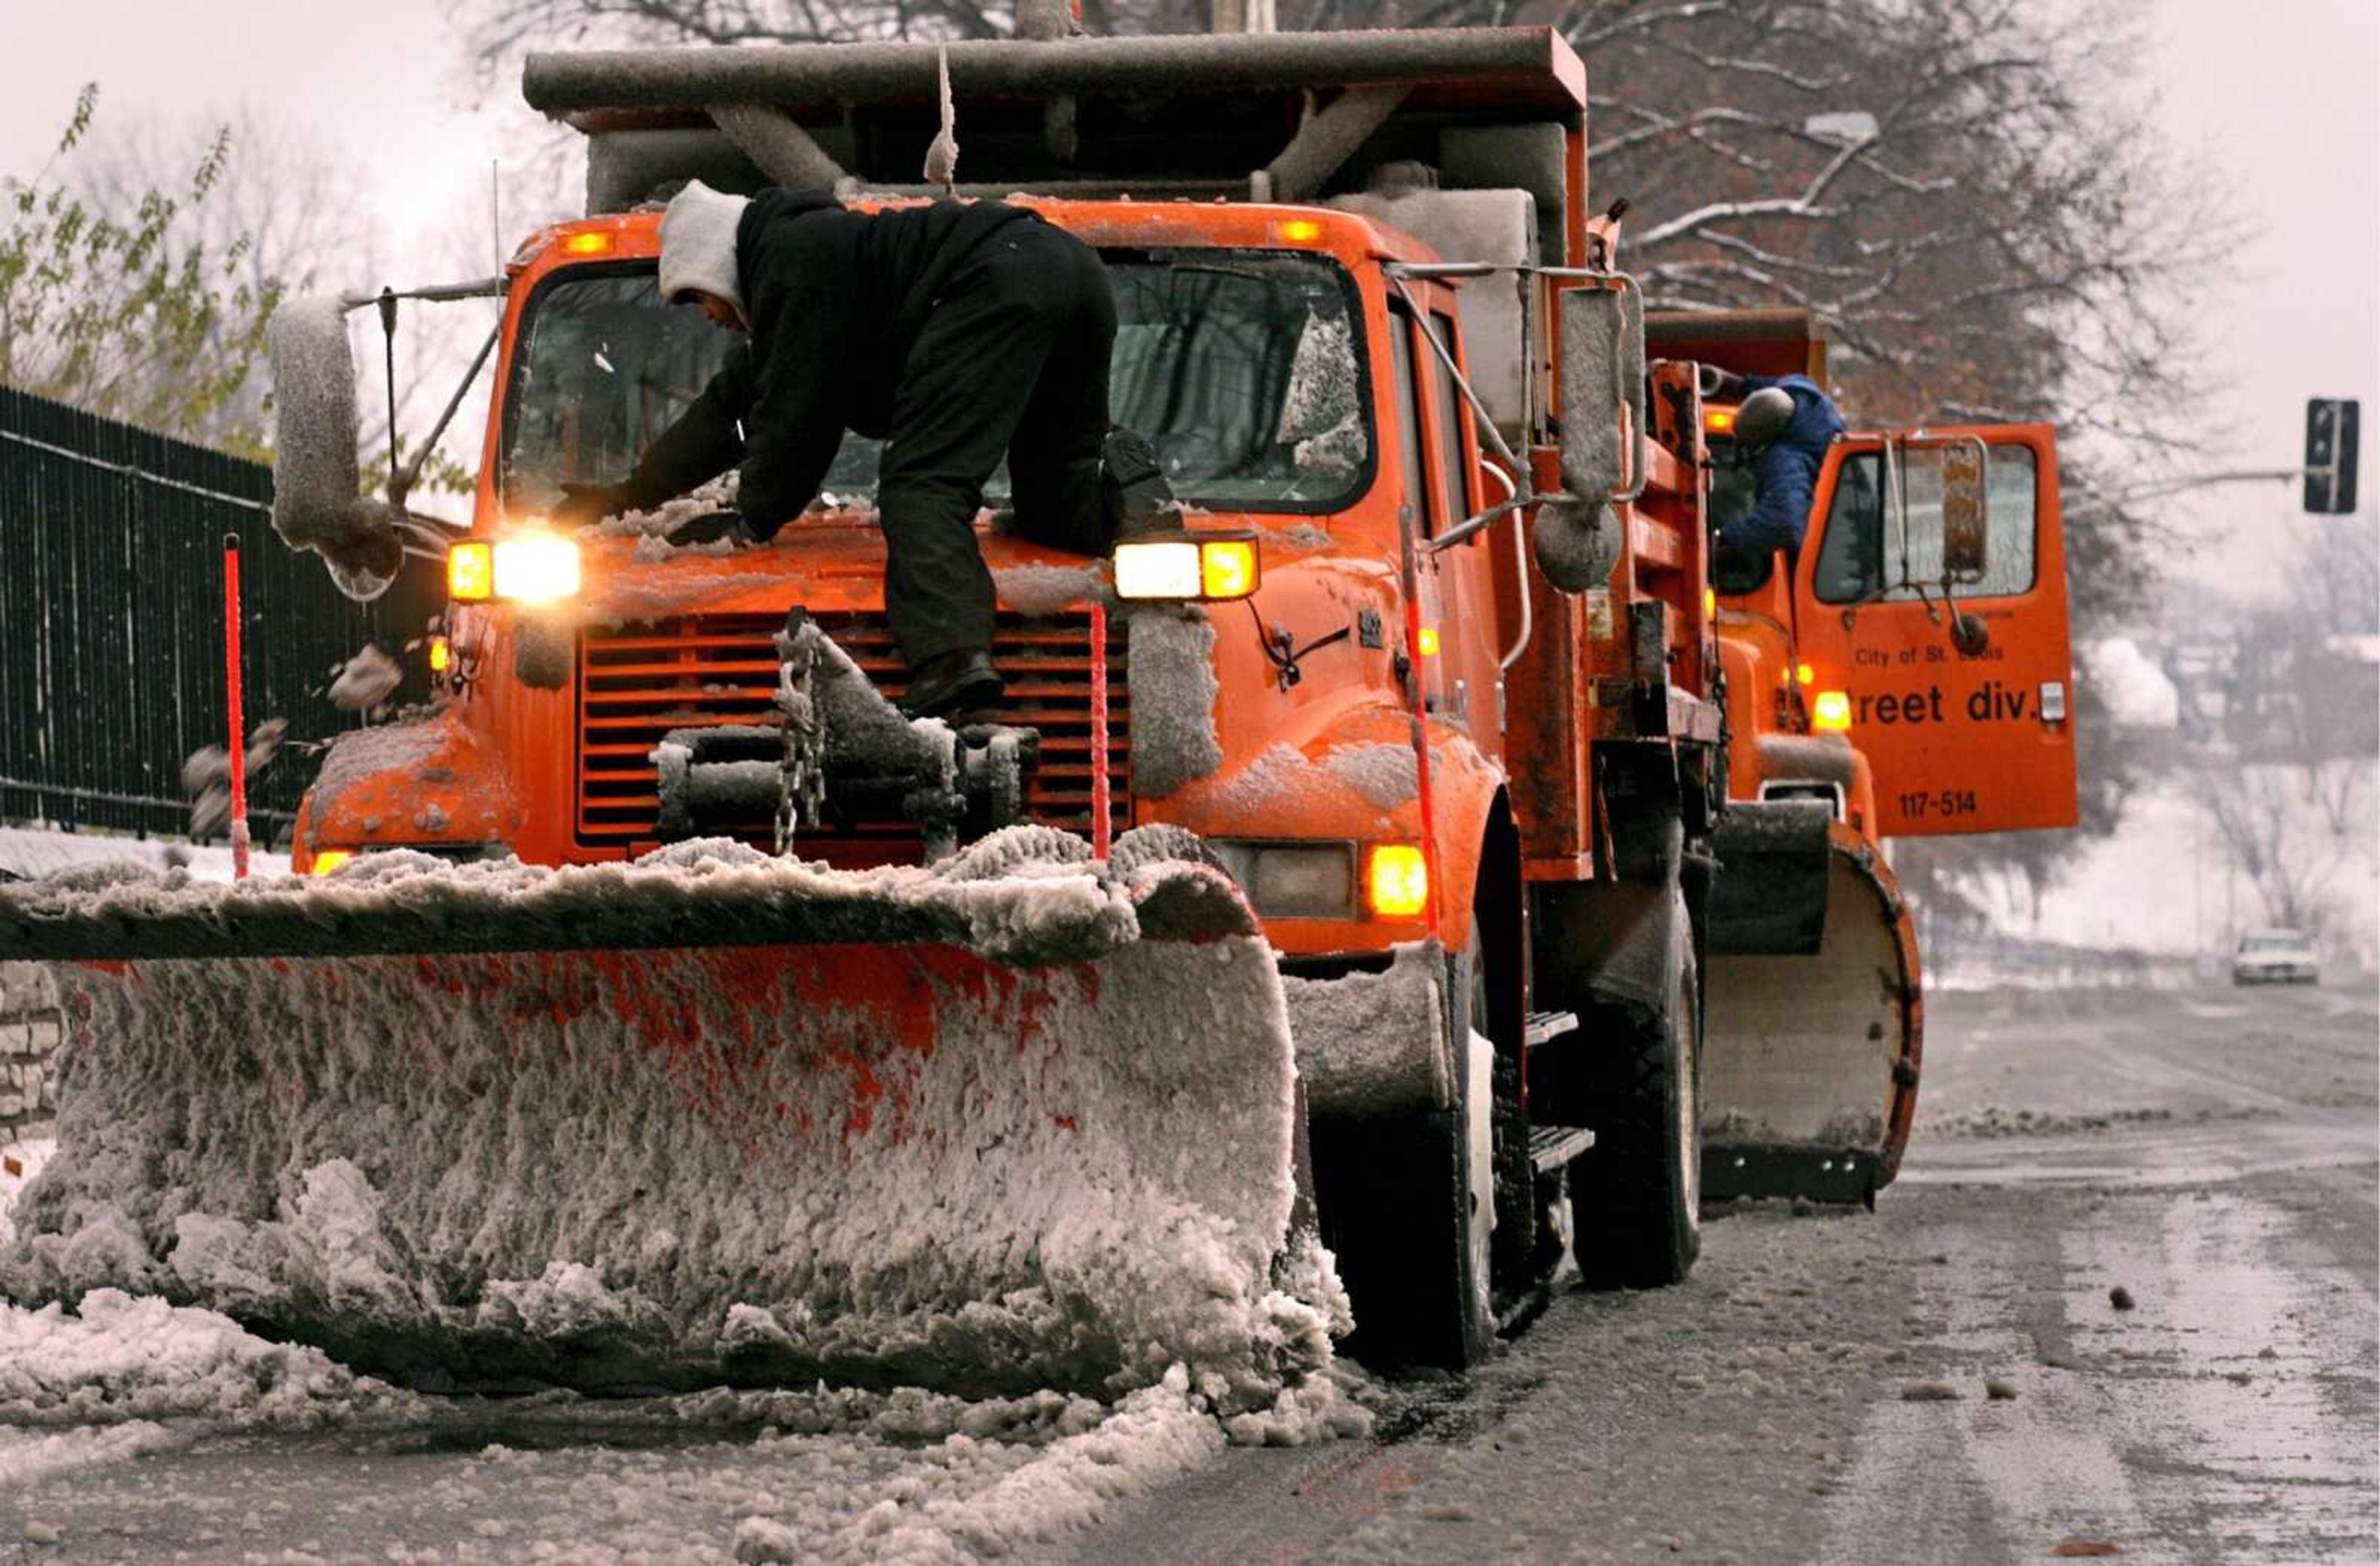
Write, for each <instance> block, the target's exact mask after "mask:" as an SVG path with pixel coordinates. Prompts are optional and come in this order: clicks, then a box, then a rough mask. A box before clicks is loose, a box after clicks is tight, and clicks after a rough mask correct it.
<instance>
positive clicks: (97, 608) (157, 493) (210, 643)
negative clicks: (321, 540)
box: [0, 387, 441, 840]
mask: <svg viewBox="0 0 2380 1566" xmlns="http://www.w3.org/2000/svg"><path fill="white" fill-rule="evenodd" d="M272 496H273V471H272V469H271V468H269V467H264V466H262V465H261V464H259V463H253V462H244V461H241V460H240V459H238V458H237V457H231V456H226V455H224V454H223V453H221V452H217V451H211V450H209V449H207V448H206V447H204V446H197V445H192V444H190V443H188V442H185V441H175V440H168V439H166V438H164V437H163V436H160V435H154V434H152V433H150V432H149V431H145V430H136V429H134V428H132V427H131V426H129V425H125V424H118V423H115V421H113V420H111V419H100V418H96V417H94V416H92V415H91V414H88V413H84V412H82V411H80V410H79V409H77V408H72V407H66V406H64V405H63V404H59V403H54V402H49V401H46V400H44V399H42V398H40V397H34V396H28V395H25V394H23V393H21V392H17V391H12V390H9V389H8V388H6V387H0V820H13V821H21V820H49V821H55V822H58V823H61V824H63V825H67V826H87V827H109V828H115V829H118V830H124V831H133V832H162V833H179V832H186V831H187V830H188V819H189V801H188V797H187V796H186V795H184V794H183V791H182V782H181V776H182V762H183V759H185V758H186V757H188V755H190V753H191V752H193V751H195V750H198V749H200V747H204V746H209V745H221V744H223V743H224V741H225V724H226V722H227V720H226V696H225V686H224V595H223V543H224V537H225V534H228V533H237V534H238V535H239V540H240V556H241V573H240V578H241V583H240V585H241V607H242V614H241V618H242V620H243V622H244V627H243V628H244V633H245V634H244V637H243V640H244V641H245V643H246V657H245V659H244V661H243V662H244V668H245V674H246V678H245V687H246V692H245V697H246V698H245V702H244V706H245V708H246V716H247V718H248V721H249V724H250V725H251V726H253V725H254V724H255V723H257V722H261V721H262V720H264V719H267V718H274V717H278V718H285V719H286V720H288V723H289V731H288V732H289V736H290V738H291V739H292V740H293V741H296V742H298V743H297V745H295V746H293V747H289V748H285V749H284V750H283V751H282V753H281V754H280V755H279V756H278V757H277V758H276V759H274V760H273V763H272V764H271V765H270V766H268V767H267V768H266V769H265V770H264V771H263V772H262V773H261V775H259V776H258V777H256V778H255V779H254V780H253V781H252V783H251V785H250V789H249V807H250V813H251V818H252V819H253V821H254V826H255V831H256V834H257V836H258V838H259V839H260V840H264V839H266V838H268V837H272V838H278V837H281V836H283V835H285V833H286V832H287V830H288V826H289V821H290V819H291V813H292V812H293V811H294V810H295V809H296V807H297V799H298V796H299V795H301V794H303V793H304V792H305V788H306V785H307V783H308V782H309V781H310V779H311V777H312V776H313V771H314V767H315V764H316V756H317V754H318V751H317V749H316V748H315V747H316V746H318V745H319V743H320V742H321V741H322V740H324V739H327V738H329V737H330V736H331V735H333V734H336V733H338V732H339V731H340V730H342V729H346V728H350V727H353V726H355V725H356V724H357V723H358V722H359V721H360V720H359V719H358V718H357V717H356V716H355V715H353V714H351V713H347V712H343V711H341V710H339V709H338V708H336V707H334V706H333V705H332V704H331V702H330V700H329V698H328V697H327V695H326V692H327V690H328V688H329V686H330V682H331V678H332V675H333V674H334V673H335V672H336V670H337V669H338V668H339V667H340V666H341V665H342V664H344V663H345V662H346V661H347V660H348V659H349V658H350V657H352V656H353V655H354V654H355V653H356V652H357V651H358V650H359V649H361V648H362V647H363V646H364V644H365V643H367V642H375V643H378V644H379V645H380V646H381V647H382V648H383V649H386V650H388V651H389V652H392V653H395V654H396V655H397V656H398V657H399V659H400V660H401V661H402V662H404V663H405V664H406V666H407V672H408V681H407V684H408V686H409V687H411V688H412V689H413V690H414V691H415V692H416V693H417V694H418V692H419V688H420V686H421V678H422V676H421V672H420V671H421V657H420V654H419V651H418V650H417V651H415V652H412V653H407V652H406V651H405V650H404V649H405V647H406V644H407V643H408V642H412V641H415V640H417V639H418V638H419V637H421V636H422V635H423V633H424V629H425V627H426V625H427V624H428V621H429V617H430V616H431V614H434V613H437V612H438V609H439V607H440V598H441V584H440V583H439V581H438V580H437V572H436V570H435V568H434V565H433V564H431V563H428V562H412V563H409V565H410V566H411V567H412V568H409V569H408V571H407V575H406V576H405V577H403V578H401V579H400V580H399V581H398V583H397V585H396V586H395V588H394V589H391V590H390V592H389V593H388V594H387V596H385V597H383V599H381V600H380V601H378V602H376V603H372V604H369V605H363V604H357V603H354V602H351V601H348V600H347V599H346V598H344V597H342V596H341V595H340V593H339V591H338V589H336V588H334V587H333V586H332V584H331V579H330V577H329V574H328V573H326V572H325V571H324V570H323V569H322V562H321V561H320V560H318V559H316V558H315V557H314V556H313V555H311V554H298V553H295V552H292V551H291V550H290V549H289V548H288V547H287V546H285V544H283V543H282V542H281V540H280V539H279V538H278V537H276V536H275V535H274V533H273V524H272V520H271V518H270V516H268V508H269V507H270V505H271V503H272Z"/></svg>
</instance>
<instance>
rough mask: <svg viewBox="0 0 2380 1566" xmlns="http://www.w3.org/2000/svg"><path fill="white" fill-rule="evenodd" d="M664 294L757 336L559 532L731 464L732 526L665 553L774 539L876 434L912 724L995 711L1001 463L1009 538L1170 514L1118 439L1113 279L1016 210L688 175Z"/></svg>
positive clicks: (1148, 465) (692, 537)
mask: <svg viewBox="0 0 2380 1566" xmlns="http://www.w3.org/2000/svg"><path fill="white" fill-rule="evenodd" d="M661 293H662V297H663V298H664V299H666V300H668V301H669V302H670V303H672V304H693V305H697V306H698V307H699V308H700V309H701V310H703V312H704V313H705V314H707V315H708V316H709V317H710V319H711V320H712V321H714V322H717V323H718V324H720V325H722V326H724V327H727V328H729V329H731V330H733V331H737V332H741V333H743V334H746V338H747V340H746V341H745V342H744V343H742V344H739V345H738V346H736V347H735V349H734V350H732V351H731V352H730V354H729V356H728V358H727V361H726V363H725V365H724V366H722V369H721V370H720V371H719V373H718V374H717V375H716V376H714V377H713V378H712V380H711V382H710V385H709V386H708V387H706V388H705V389H704V391H703V393H702V395H701V396H700V397H699V398H698V399H697V400H696V401H695V402H694V403H693V404H692V405H691V406H690V407H687V408H686V411H685V412H684V413H683V414H681V415H680V416H679V417H678V419H676V421H675V422H674V423H673V424H672V425H671V426H670V427H669V428H668V429H667V430H665V431H662V434H661V435H660V437H659V438H657V439H656V440H655V441H654V442H653V443H652V445H651V446H650V447H649V448H648V449H647V450H646V451H645V453H644V455H642V456H641V457H640V458H639V459H638V461H637V467H636V470H635V471H634V472H633V473H631V474H630V475H629V477H628V478H627V480H625V482H624V483H621V484H617V485H604V486H594V487H571V488H570V489H569V492H568V497H567V498H566V499H565V502H564V504H563V505H562V506H561V507H560V508H559V509H558V510H557V511H556V513H555V516H556V518H557V519H558V520H562V521H565V522H586V521H592V520H594V519H596V518H598V517H601V516H608V515H611V514H612V513H613V512H617V511H621V510H628V509H636V510H643V509H648V508H650V507H651V506H654V505H658V504H661V503H662V501H665V500H668V499H670V498H671V497H673V496H675V495H680V494H684V493H685V492H687V491H688V490H691V489H694V488H695V487H696V486H698V485H699V484H701V483H703V482H704V481H706V480H710V479H711V478H713V477H716V476H717V475H718V474H720V473H721V472H723V471H724V470H725V469H726V468H727V467H728V466H729V465H730V464H731V463H734V462H736V461H737V460H738V459H739V458H740V459H741V462H742V467H741V470H740V473H739V477H738V482H737V491H736V501H735V504H736V509H735V511H734V512H732V513H722V514H720V515H718V516H706V517H700V518H698V519H696V520H695V521H694V522H692V523H688V524H686V525H685V526H683V527H681V528H679V529H678V531H677V532H675V533H674V534H673V535H672V541H674V542H679V543H690V542H701V541H708V540H712V539H718V538H734V539H737V540H742V541H747V542H754V541H760V540H767V539H770V538H773V537H774V536H775V535H776V532H777V530H778V529H779V528H782V527H783V526H784V525H785V524H786V523H787V522H790V521H792V520H793V519H794V518H795V517H796V516H800V515H801V514H802V512H803V511H805V510H806V509H807V508H808V506H809V504H810V502H811V501H813V500H815V499H816V498H817V497H818V492H819V486H820V483H822V482H823V481H824V480H825V477H826V472H827V467H828V465H829V464H831V463H832V461H833V460H834V455H835V452H836V450H837V449H838V448H839V447H840V446H841V444H842V443H843V437H844V431H846V430H850V431H857V432H859V433H860V434H862V435H868V436H873V437H877V438H879V439H881V440H882V441H883V442H884V451H883V456H882V459H881V462H880V467H879V469H878V475H877V488H876V506H877V512H878V515H879V516H880V521H881V524H882V527H883V529H884V542H885V579H884V606H885V611H886V613H887V615H888V617H889V618H890V619H891V621H892V633H893V636H894V637H895V638H896V639H898V641H899V642H900V644H901V655H902V658H903V660H904V661H905V662H906V663H907V664H908V666H909V671H910V683H909V687H908V690H907V692H906V693H905V696H904V698H903V700H902V705H903V706H904V707H905V708H906V709H907V710H910V711H911V712H912V713H915V714H918V715H949V714H964V713H968V712H972V711H977V710H982V709H985V708H988V707H990V706H991V705H992V704H993V703H994V702H996V701H997V700H998V698H999V697H1000V694H1001V689H1002V681H1001V678H1000V674H999V673H998V671H997V670H995V669H994V668H993V667H992V663H991V631H992V613H993V591H992V582H991V573H990V571H989V570H987V569H986V568H985V565H984V563H983V552H982V550H981V548H980V547H979V546H978V545H977V541H976V536H975V517H976V513H977V510H978V509H979V508H980V507H981V505H982V504H983V486H984V483H985V481H986V480H989V479H990V477H991V475H992V471H993V469H994V468H996V467H998V466H999V464H1000V459H1001V457H1002V455H1005V456H1006V457H1007V458H1008V470H1009V478H1010V482H1011V486H1012V494H1013V504H1014V510H1015V517H1016V528H1017V531H1018V532H1019V533H1021V534H1023V535H1024V536H1026V538H1029V539H1032V540H1035V541H1037V542H1039V543H1043V544H1047V545H1050V546H1051V547H1053V548H1060V549H1067V550H1072V551H1075V552H1078V553H1083V554H1104V553H1106V552H1108V550H1109V548H1110V547H1111V544H1112V543H1113V541H1114V538H1115V535H1116V534H1117V532H1118V531H1120V530H1122V529H1123V528H1124V527H1126V526H1127V525H1132V526H1138V525H1142V524H1144V523H1146V522H1147V521H1149V520H1152V519H1153V518H1154V516H1155V515H1156V513H1157V512H1158V510H1159V509H1160V507H1161V506H1163V505H1164V504H1167V503H1168V502H1170V500H1171V498H1172V497H1171V495H1170V493H1169V492H1167V489H1166V485H1165V480H1164V478H1163V475H1162V473H1161V471H1160V468H1159V466H1158V463H1157V458H1156V453H1155V451H1154V449H1153V448H1152V447H1151V446H1150V445H1149V443H1148V442H1147V440H1146V439H1145V438H1144V437H1142V436H1140V435H1137V434H1135V433H1134V432H1132V431H1123V430H1115V431H1111V429H1110V428H1109V423H1108V356H1109V353H1110V350H1111V347H1112V346H1113V344H1114V341H1115V333H1116V307H1115V294H1114V290H1113V288H1112V287H1111V285H1110V284H1109V281H1108V276H1107V271H1106V268H1105V267H1104V266H1102V265H1101V263H1100V261H1099V256H1098V254H1097V253H1096V252H1095V251H1093V250H1092V249H1090V247H1089V246H1087V245H1085V244H1084V243H1083V242H1082V241H1081V240H1079V239H1077V238H1075V237H1074V236H1073V235H1071V234H1068V233H1066V232H1065V231H1063V230H1062V229H1060V228H1057V227H1054V226H1052V225H1050V224H1047V223H1044V222H1043V221H1042V220H1041V219H1040V218H1039V217H1038V215H1036V214H1035V213H1032V212H1026V211H1025V210H1024V209H1022V208H1018V207H1012V206H1007V205H1004V204H1002V203H1001V202H998V201H971V202H961V201H952V200H941V201H934V202H932V203H930V204H928V205H924V206H912V207H899V208H894V209H892V210H889V211H884V212H854V211H851V210H849V209H847V208H845V207H844V206H843V205H842V203H840V202H838V201H837V200H834V198H832V196H829V195H827V194H825V193H823V192H819V191H796V190H776V189H770V190H763V191H761V192H760V193H759V195H757V196H755V197H752V198H750V199H749V200H747V199H745V198H743V197H740V196H727V195H722V194H721V193H720V192H718V191H716V190H712V189H710V188H707V187H705V186H704V185H702V184H701V183H700V182H696V183H693V184H690V185H688V186H687V187H686V188H685V189H684V190H683V191H681V192H679V194H678V195H677V196H676V197H675V198H674V200H672V201H671V202H670V204H669V209H668V211H667V212H664V213H663V214H662V261H661ZM739 426H740V431H741V432H740V434H739Z"/></svg>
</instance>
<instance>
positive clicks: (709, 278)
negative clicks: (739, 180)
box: [661, 179, 752, 331]
mask: <svg viewBox="0 0 2380 1566" xmlns="http://www.w3.org/2000/svg"><path fill="white" fill-rule="evenodd" d="M751 204H752V203H751V201H750V200H749V199H748V198H747V197H743V196H729V195H724V194H722V193H721V192H720V191H717V190H713V189H712V188H710V186H708V185H705V184H704V183H703V182H702V181H700V180H699V179H697V180H691V181H689V182H688V183H687V185H686V188H685V189H683V190H681V191H679V192H678V193H677V194H676V195H674V196H673V197H671V198H670V204H669V210H668V211H666V212H662V277H661V289H662V299H663V300H674V299H675V298H676V297H678V295H679V294H681V293H683V292H685V291H686V289H688V288H699V289H701V290H702V291H703V292H704V293H706V294H716V295H718V296H719V297H721V298H722V299H725V300H726V301H727V302H728V303H729V304H731V305H733V306H735V316H736V319H737V320H739V321H741V322H744V326H745V329H746V330H747V331H749V330H750V329H751V325H752V312H751V311H750V310H747V309H746V308H745V305H744V285H743V279H742V277H740V276H739V275H738V274H737V273H736V269H735V227H736V225H738V224H740V223H741V222H743V221H744V209H745V208H746V207H748V206H750V205H751Z"/></svg>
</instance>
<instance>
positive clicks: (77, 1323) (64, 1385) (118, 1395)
mask: <svg viewBox="0 0 2380 1566" xmlns="http://www.w3.org/2000/svg"><path fill="white" fill-rule="evenodd" d="M418 1402H419V1400H418V1399H416V1398H414V1397H413V1396H412V1395H411V1394H409V1393H406V1392H400V1391H397V1390H395V1389H393V1388H390V1387H387V1386H383V1384H381V1383H380V1382H377V1381H374V1380H372V1379H370V1378H368V1377H360V1376H358V1375H356V1374H355V1373H354V1372H352V1371H350V1370H347V1369H346V1368H344V1367H342V1366H337V1365H334V1364H333V1363H332V1362H331V1361H330V1360H329V1359H328V1358H327V1357H325V1356H324V1355H323V1354H322V1352H321V1351H320V1350H317V1349H310V1348H298V1347H293V1346H291V1345H289V1344H286V1343H272V1342H267V1341H264V1340H263V1339H261V1338H257V1337H253V1336H251V1335H250V1334H249V1333H248V1332H246V1331H244V1330H243V1329H241V1328H240V1327H239V1326H238V1324H237V1323H236V1322H234V1321H232V1320H231V1319H230V1318H229V1317H224V1316H220V1315H218V1314H216V1313H215V1312H213V1311H211V1310H192V1309H189V1308H187V1307H184V1306H177V1305H168V1304H167V1303H166V1302H165V1301H164V1300H162V1299H156V1298H145V1299H135V1298H133V1297H132V1296H130V1295H128V1294H125V1293H121V1292H119V1291H117V1290H114V1289H94V1290H92V1291H91V1293H88V1294H85V1295H84V1296H83V1297H82V1299H81V1301H80V1303H79V1305H78V1306H77V1307H76V1308H75V1309H74V1310H71V1311H69V1310H67V1308H66V1307H65V1306H63V1305H48V1306H45V1307H43V1308H42V1309H40V1310H23V1309H19V1308H18V1307H17V1306H14V1305H0V1424H6V1425H117V1424H123V1423H125V1422H127V1421H130V1420H169V1419H184V1418H192V1417H204V1418H206V1419H208V1420H210V1421H211V1422H212V1423H214V1424H216V1425H233V1426H243V1427H245V1426H275V1427H284V1428H286V1427H309V1426H318V1425H322V1424H324V1423H328V1422H331V1421H334V1420H344V1419H346V1418H349V1417H352V1416H354V1415H357V1414H366V1413H370V1414H403V1413H406V1412H407V1411H410V1410H411V1409H413V1408H414V1407H415V1406H416V1405H417V1403H418Z"/></svg>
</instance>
